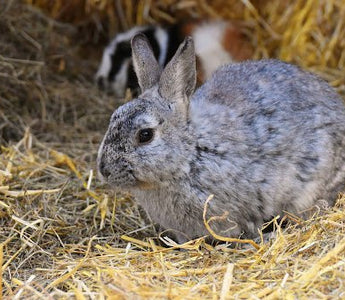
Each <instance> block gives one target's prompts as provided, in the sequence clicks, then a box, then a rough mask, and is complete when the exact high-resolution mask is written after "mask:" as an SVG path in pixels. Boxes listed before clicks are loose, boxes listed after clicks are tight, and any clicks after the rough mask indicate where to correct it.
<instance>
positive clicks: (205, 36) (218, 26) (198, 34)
mask: <svg viewBox="0 0 345 300" xmlns="http://www.w3.org/2000/svg"><path fill="white" fill-rule="evenodd" d="M225 29H226V23H224V22H215V23H204V24H201V25H200V26H198V27H197V28H196V29H195V30H194V32H193V33H192V37H193V40H194V45H195V54H196V55H197V56H198V57H199V59H200V60H201V65H202V68H203V71H204V74H205V78H206V79H207V78H210V77H211V75H212V73H213V72H214V71H215V70H216V69H217V68H218V67H219V66H221V65H224V64H227V63H229V62H231V61H232V58H231V56H230V54H229V53H228V52H227V51H226V50H225V49H224V46H223V44H222V41H223V37H224V33H225Z"/></svg>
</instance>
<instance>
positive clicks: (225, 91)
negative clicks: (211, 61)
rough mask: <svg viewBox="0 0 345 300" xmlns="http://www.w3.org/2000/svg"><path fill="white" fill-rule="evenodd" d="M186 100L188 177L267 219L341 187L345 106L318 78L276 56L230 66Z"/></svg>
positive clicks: (344, 172)
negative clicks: (194, 142) (194, 141)
mask: <svg viewBox="0 0 345 300" xmlns="http://www.w3.org/2000/svg"><path fill="white" fill-rule="evenodd" d="M191 103H192V105H191V118H192V124H193V125H194V128H195V130H196V132H197V137H198V147H199V149H201V150H200V152H199V153H202V154H201V157H199V158H198V159H197V160H196V161H197V167H195V169H196V170H197V171H196V173H198V172H200V174H198V175H197V174H196V175H195V176H198V177H199V178H202V179H204V180H201V181H202V183H201V185H206V186H207V190H208V191H210V190H211V191H212V192H213V188H212V186H217V191H214V192H215V193H216V194H217V193H219V191H220V190H227V191H228V195H229V194H230V195H231V193H233V194H234V195H235V194H237V195H236V196H234V195H232V196H233V197H235V198H236V197H237V198H239V199H241V203H239V206H244V207H246V208H248V207H250V206H251V207H252V209H253V215H258V214H259V215H260V218H261V217H263V218H267V217H269V215H270V214H271V215H275V214H277V213H281V212H282V211H283V210H288V211H291V212H297V211H299V210H303V209H306V208H307V207H310V206H311V205H313V203H315V202H316V201H317V200H318V199H326V200H327V201H328V202H329V203H330V204H331V203H333V201H334V200H335V198H336V195H337V193H338V192H339V191H342V190H344V189H345V151H343V149H344V147H345V122H344V121H345V107H344V104H343V103H342V100H341V98H340V97H339V96H338V95H337V94H336V93H335V92H334V91H333V90H332V88H330V87H329V86H328V84H327V83H326V82H324V81H323V80H321V79H319V78H318V77H316V76H314V75H312V74H310V73H308V72H304V71H302V70H301V69H299V68H298V67H296V66H293V65H290V64H286V63H283V62H280V61H277V60H263V61H248V62H246V63H240V64H232V65H228V66H225V67H222V68H221V69H219V70H218V71H217V72H215V74H214V75H213V77H212V78H211V80H209V81H208V82H207V83H206V84H205V85H203V86H202V87H201V88H200V89H199V90H197V91H196V93H195V94H194V96H193V98H192V101H191ZM215 174H219V176H216V175H215ZM210 178H222V183H219V180H218V181H217V183H216V182H213V183H212V180H210ZM220 185H223V186H221V187H220ZM231 186H234V187H235V188H234V189H233V190H232V188H231ZM229 191H230V192H229ZM238 193H241V194H238ZM223 196H224V199H226V198H228V197H227V195H223ZM220 198H222V197H220ZM260 201H261V203H260ZM260 207H261V208H262V207H263V208H262V211H260V210H261V209H260ZM239 210H241V209H240V208H239ZM259 211H260V213H259Z"/></svg>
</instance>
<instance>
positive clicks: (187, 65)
mask: <svg viewBox="0 0 345 300" xmlns="http://www.w3.org/2000/svg"><path fill="white" fill-rule="evenodd" d="M195 84H196V63H195V50H194V42H193V39H192V38H191V37H186V38H185V40H184V41H183V43H182V44H181V45H180V46H179V48H178V49H177V51H176V53H175V55H174V57H173V58H172V59H171V60H170V62H169V63H168V65H167V66H166V67H165V69H164V70H163V73H162V75H161V78H160V81H159V93H160V95H161V96H162V97H164V98H165V99H168V100H172V101H174V102H179V101H181V100H182V101H184V100H185V99H188V98H189V97H190V96H191V95H192V94H193V92H194V89H195Z"/></svg>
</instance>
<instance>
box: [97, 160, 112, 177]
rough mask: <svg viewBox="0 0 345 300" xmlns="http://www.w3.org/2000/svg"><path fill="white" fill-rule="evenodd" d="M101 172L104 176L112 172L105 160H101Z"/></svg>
mask: <svg viewBox="0 0 345 300" xmlns="http://www.w3.org/2000/svg"><path fill="white" fill-rule="evenodd" d="M99 172H100V173H101V174H102V176H103V177H104V178H108V177H109V176H110V174H111V172H110V171H109V169H108V167H107V166H106V164H105V163H104V161H101V163H100V165H99Z"/></svg>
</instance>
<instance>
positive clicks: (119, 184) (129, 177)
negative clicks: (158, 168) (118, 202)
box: [105, 172, 156, 192]
mask: <svg viewBox="0 0 345 300" xmlns="http://www.w3.org/2000/svg"><path fill="white" fill-rule="evenodd" d="M105 181H106V182H107V183H108V184H109V185H111V186H112V188H114V189H115V190H119V191H123V192H130V191H131V190H133V189H139V190H152V189H155V187H156V185H155V184H153V183H150V182H147V181H143V180H140V179H138V178H137V177H136V176H135V175H134V174H133V173H131V172H130V173H127V174H126V176H117V177H114V176H109V177H108V178H107V179H106V180H105Z"/></svg>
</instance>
